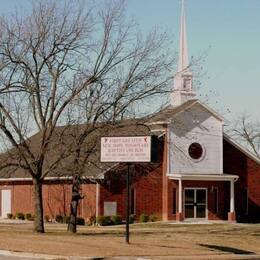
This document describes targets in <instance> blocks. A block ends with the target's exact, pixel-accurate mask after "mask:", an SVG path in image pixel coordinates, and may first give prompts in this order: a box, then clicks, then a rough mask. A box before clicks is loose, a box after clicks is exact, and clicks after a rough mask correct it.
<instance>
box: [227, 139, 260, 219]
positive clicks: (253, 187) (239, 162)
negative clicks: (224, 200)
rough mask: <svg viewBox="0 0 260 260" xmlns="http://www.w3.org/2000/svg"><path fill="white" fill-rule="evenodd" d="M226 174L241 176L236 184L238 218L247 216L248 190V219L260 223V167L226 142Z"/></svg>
mask: <svg viewBox="0 0 260 260" xmlns="http://www.w3.org/2000/svg"><path fill="white" fill-rule="evenodd" d="M224 172H225V173H230V174H236V175H238V176H239V179H238V181H237V182H236V183H235V194H236V197H235V208H236V212H237V217H238V218H240V216H241V217H243V216H244V215H246V212H245V205H244V204H245V201H246V198H245V197H246V196H245V194H244V191H245V188H247V189H248V215H249V216H248V219H247V220H249V221H251V220H252V221H254V220H258V221H260V165H259V164H257V163H256V162H255V161H253V160H252V159H250V158H249V157H247V156H246V155H245V154H244V153H242V152H241V151H240V150H238V149H237V148H236V147H234V146H233V145H231V144H230V143H228V142H227V141H225V140H224Z"/></svg>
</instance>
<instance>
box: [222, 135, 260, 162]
mask: <svg viewBox="0 0 260 260" xmlns="http://www.w3.org/2000/svg"><path fill="white" fill-rule="evenodd" d="M223 139H225V140H226V141H227V142H229V143H230V144H231V145H233V146H235V147H236V148H237V149H238V150H239V151H240V152H242V153H244V154H245V155H246V156H248V157H249V158H250V159H252V160H253V161H255V162H256V163H258V164H260V158H258V157H257V156H255V155H254V154H253V153H251V152H250V151H248V150H247V149H246V148H245V147H243V146H242V145H240V144H239V143H237V142H236V141H234V140H233V139H232V138H231V137H230V136H228V135H227V134H225V133H223Z"/></svg>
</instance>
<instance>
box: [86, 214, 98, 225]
mask: <svg viewBox="0 0 260 260" xmlns="http://www.w3.org/2000/svg"><path fill="white" fill-rule="evenodd" d="M95 223H96V217H95V216H91V217H89V218H88V220H87V225H88V226H92V225H94V224H95Z"/></svg>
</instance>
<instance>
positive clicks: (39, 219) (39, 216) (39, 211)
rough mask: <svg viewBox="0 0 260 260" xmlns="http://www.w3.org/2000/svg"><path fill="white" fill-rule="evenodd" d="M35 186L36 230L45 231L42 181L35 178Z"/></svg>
mask: <svg viewBox="0 0 260 260" xmlns="http://www.w3.org/2000/svg"><path fill="white" fill-rule="evenodd" d="M33 187H34V214H35V217H34V231H35V232H38V233H44V222H43V201H42V181H41V180H39V179H36V178H35V179H33Z"/></svg>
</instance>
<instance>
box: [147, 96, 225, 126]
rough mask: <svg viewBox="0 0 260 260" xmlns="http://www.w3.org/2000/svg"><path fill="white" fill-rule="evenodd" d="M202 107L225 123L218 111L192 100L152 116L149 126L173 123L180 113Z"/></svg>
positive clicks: (166, 108)
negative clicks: (198, 106) (196, 106)
mask: <svg viewBox="0 0 260 260" xmlns="http://www.w3.org/2000/svg"><path fill="white" fill-rule="evenodd" d="M195 105H200V106H202V107H203V108H204V109H206V110H207V111H208V112H209V113H210V114H212V115H213V116H214V117H215V118H216V119H217V120H219V121H221V122H223V121H224V118H223V117H222V116H220V115H219V114H218V113H217V112H216V111H214V110H213V109H211V108H210V107H208V106H207V105H205V104H204V103H202V102H201V101H199V100H198V99H191V100H188V101H186V102H185V103H183V104H182V105H180V106H177V107H174V106H172V105H168V106H167V107H165V108H164V109H162V110H161V111H159V112H157V113H155V114H153V115H151V116H150V117H149V119H148V120H147V122H146V124H147V125H155V124H169V123H171V120H172V119H173V118H174V117H176V116H177V115H179V114H180V113H183V112H184V111H186V110H188V109H189V108H191V107H193V106H195Z"/></svg>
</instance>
